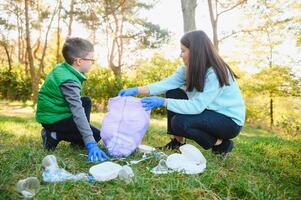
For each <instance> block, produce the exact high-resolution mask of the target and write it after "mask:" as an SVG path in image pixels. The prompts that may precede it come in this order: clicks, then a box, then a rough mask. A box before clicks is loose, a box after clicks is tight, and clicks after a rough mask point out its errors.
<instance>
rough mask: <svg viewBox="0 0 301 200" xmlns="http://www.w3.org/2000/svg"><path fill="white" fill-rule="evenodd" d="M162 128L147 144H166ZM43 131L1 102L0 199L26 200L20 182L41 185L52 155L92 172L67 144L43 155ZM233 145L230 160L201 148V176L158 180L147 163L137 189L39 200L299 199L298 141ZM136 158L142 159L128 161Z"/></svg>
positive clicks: (78, 190) (103, 185)
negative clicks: (203, 162) (25, 180)
mask: <svg viewBox="0 0 301 200" xmlns="http://www.w3.org/2000/svg"><path fill="white" fill-rule="evenodd" d="M102 117H103V114H99V113H98V114H97V113H94V114H93V115H92V122H93V124H95V125H96V126H98V127H100V121H101V118H102ZM165 126H166V118H163V117H158V116H156V117H154V118H153V119H152V121H151V127H150V129H149V130H148V132H147V134H146V135H145V137H144V140H143V143H144V144H148V145H152V146H160V145H163V144H165V143H166V142H167V141H168V140H169V139H168V138H169V137H168V136H167V135H166V133H165ZM40 129H41V127H40V125H39V124H38V123H36V122H35V121H34V118H33V113H32V111H31V109H28V108H27V107H24V105H22V104H18V103H13V104H10V105H8V104H6V103H5V102H0V199H19V198H21V196H20V195H19V194H18V193H17V192H16V191H15V184H16V182H17V181H18V180H19V179H23V178H26V177H29V176H36V177H38V178H39V179H40V180H42V176H41V174H42V171H43V169H42V166H41V161H42V159H43V158H44V157H45V156H46V155H48V154H54V155H55V156H56V157H57V158H58V161H59V165H60V166H62V167H64V168H65V169H67V170H68V171H70V172H73V173H76V172H88V170H89V168H90V167H91V166H92V164H91V163H87V162H86V161H85V158H84V157H83V156H80V155H79V154H83V153H86V151H85V150H84V149H76V148H71V147H70V146H69V144H67V143H64V142H63V143H60V145H59V146H58V148H57V149H56V150H55V151H54V152H47V151H45V150H43V148H42V145H41V139H40ZM188 142H189V143H192V144H194V145H196V144H195V143H194V142H192V141H188ZM234 142H235V149H234V151H233V153H232V154H231V155H230V156H229V157H227V158H222V157H219V156H215V155H214V154H212V153H211V152H210V151H205V150H203V149H202V148H201V147H199V146H198V147H199V148H200V150H201V151H202V153H203V154H204V156H205V157H206V159H207V163H208V165H207V168H206V170H205V172H204V173H203V174H199V175H184V174H180V173H172V174H168V175H160V176H159V175H153V174H151V173H150V171H149V170H150V169H151V168H152V167H154V166H156V165H157V163H158V160H156V159H150V160H147V161H145V162H143V163H140V164H138V165H134V166H132V168H133V170H134V172H135V179H134V182H133V183H132V184H129V185H126V184H125V183H124V182H123V181H121V180H118V179H115V180H112V181H108V182H95V183H87V182H84V181H79V182H72V181H68V182H64V183H44V182H42V185H41V189H40V191H39V192H38V194H37V195H36V196H35V199H102V198H103V199H300V197H301V156H300V155H301V139H300V137H294V138H290V137H287V136H283V135H282V134H279V133H275V132H270V131H267V130H261V129H255V128H252V127H250V126H246V127H245V128H244V129H243V130H242V133H241V134H240V136H239V137H237V138H236V139H235V140H234ZM166 153H167V154H170V153H171V152H166ZM138 158H141V155H140V154H139V153H134V154H133V155H132V156H130V157H129V159H138Z"/></svg>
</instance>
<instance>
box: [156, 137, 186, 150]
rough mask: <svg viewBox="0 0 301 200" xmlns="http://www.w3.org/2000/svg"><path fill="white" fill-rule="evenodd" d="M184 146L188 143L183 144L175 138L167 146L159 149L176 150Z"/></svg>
mask: <svg viewBox="0 0 301 200" xmlns="http://www.w3.org/2000/svg"><path fill="white" fill-rule="evenodd" d="M184 144H186V143H185V142H184V143H181V142H179V141H178V140H177V139H176V138H173V139H170V142H169V143H167V144H166V145H165V146H163V147H159V148H158V149H160V150H166V149H169V150H175V149H178V148H179V147H180V146H182V145H184Z"/></svg>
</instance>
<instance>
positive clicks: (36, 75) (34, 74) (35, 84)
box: [24, 0, 59, 105]
mask: <svg viewBox="0 0 301 200" xmlns="http://www.w3.org/2000/svg"><path fill="white" fill-rule="evenodd" d="M30 3H31V2H30V0H24V8H25V12H24V14H25V32H26V50H27V56H28V58H27V59H28V62H29V69H30V75H31V80H32V93H33V94H32V100H33V104H34V105H35V104H36V101H37V94H38V90H39V81H40V76H41V74H42V73H43V71H44V59H45V55H46V49H47V45H48V35H49V31H50V29H51V26H52V22H53V19H54V16H55V15H56V13H57V10H58V5H59V4H58V1H57V5H56V7H55V9H54V10H53V12H52V15H51V17H50V19H49V23H48V25H47V27H46V33H45V39H44V44H43V46H42V52H41V56H40V58H38V57H37V52H38V50H39V48H40V41H41V39H40V37H41V33H42V28H41V24H40V23H42V22H43V21H44V20H45V19H47V18H48V16H49V10H48V8H46V9H44V10H41V9H42V8H41V7H40V4H39V3H40V2H36V5H35V6H36V9H37V11H38V12H40V14H39V20H40V21H39V22H40V23H39V24H38V29H39V33H40V36H39V38H38V40H37V46H36V48H35V50H34V51H33V49H32V44H31V34H30V33H31V31H32V30H31V27H30V18H29V11H30ZM34 56H35V58H36V59H37V60H39V61H40V62H39V65H38V69H37V70H36V67H35V64H34Z"/></svg>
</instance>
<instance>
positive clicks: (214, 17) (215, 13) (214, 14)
mask: <svg viewBox="0 0 301 200" xmlns="http://www.w3.org/2000/svg"><path fill="white" fill-rule="evenodd" d="M207 2H208V9H209V15H210V22H211V26H212V32H213V44H214V46H215V48H216V49H217V50H219V43H220V42H221V41H222V40H224V39H226V38H228V37H230V36H231V35H233V34H234V33H231V34H230V35H227V36H225V37H223V38H222V39H219V36H218V20H219V17H220V16H222V15H223V14H225V13H227V12H230V11H231V10H233V9H235V8H237V7H238V6H241V5H242V4H243V3H245V2H246V0H235V1H234V2H233V0H207Z"/></svg>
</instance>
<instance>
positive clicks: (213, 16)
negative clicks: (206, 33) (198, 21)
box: [208, 0, 219, 51]
mask: <svg viewBox="0 0 301 200" xmlns="http://www.w3.org/2000/svg"><path fill="white" fill-rule="evenodd" d="M215 6H217V2H216V0H215ZM208 9H209V15H210V22H211V27H212V33H213V34H212V35H213V45H214V46H215V48H216V50H217V51H218V50H219V48H218V45H219V44H218V34H217V22H218V15H217V13H216V12H214V11H213V5H212V0H208Z"/></svg>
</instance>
